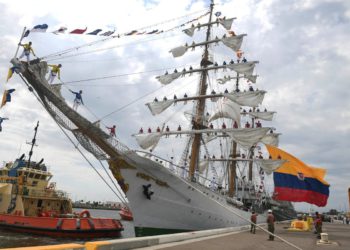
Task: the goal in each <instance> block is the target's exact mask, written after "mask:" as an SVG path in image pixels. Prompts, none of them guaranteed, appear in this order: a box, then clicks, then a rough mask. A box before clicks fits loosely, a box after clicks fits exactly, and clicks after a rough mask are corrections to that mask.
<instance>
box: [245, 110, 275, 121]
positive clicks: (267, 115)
mask: <svg viewBox="0 0 350 250" xmlns="http://www.w3.org/2000/svg"><path fill="white" fill-rule="evenodd" d="M274 113H276V112H274V111H264V112H249V113H248V114H249V115H251V116H253V117H255V118H259V119H261V120H265V121H272V118H273V114H274Z"/></svg>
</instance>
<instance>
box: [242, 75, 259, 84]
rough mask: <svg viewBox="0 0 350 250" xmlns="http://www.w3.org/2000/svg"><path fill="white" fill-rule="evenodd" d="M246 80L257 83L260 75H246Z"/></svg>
mask: <svg viewBox="0 0 350 250" xmlns="http://www.w3.org/2000/svg"><path fill="white" fill-rule="evenodd" d="M244 77H245V78H247V79H248V80H249V81H250V82H252V83H256V78H258V75H244Z"/></svg>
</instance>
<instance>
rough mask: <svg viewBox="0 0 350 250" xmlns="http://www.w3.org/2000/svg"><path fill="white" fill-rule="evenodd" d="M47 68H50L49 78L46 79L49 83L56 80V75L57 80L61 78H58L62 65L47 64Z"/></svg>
mask: <svg viewBox="0 0 350 250" xmlns="http://www.w3.org/2000/svg"><path fill="white" fill-rule="evenodd" d="M47 66H49V67H51V68H52V69H51V71H50V76H49V78H48V79H47V81H48V82H49V83H52V82H53V80H55V78H56V75H57V76H58V80H61V77H60V72H61V67H62V64H58V65H55V64H48V65H47Z"/></svg>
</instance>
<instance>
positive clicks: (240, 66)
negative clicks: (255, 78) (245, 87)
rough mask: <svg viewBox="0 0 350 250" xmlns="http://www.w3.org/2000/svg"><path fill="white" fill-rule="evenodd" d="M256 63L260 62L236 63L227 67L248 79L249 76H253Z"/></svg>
mask: <svg viewBox="0 0 350 250" xmlns="http://www.w3.org/2000/svg"><path fill="white" fill-rule="evenodd" d="M256 63H258V61H253V62H245V63H234V64H229V65H227V66H226V67H227V68H229V69H231V70H234V71H236V72H237V73H240V74H244V75H246V77H247V76H251V75H253V71H254V67H255V64H256Z"/></svg>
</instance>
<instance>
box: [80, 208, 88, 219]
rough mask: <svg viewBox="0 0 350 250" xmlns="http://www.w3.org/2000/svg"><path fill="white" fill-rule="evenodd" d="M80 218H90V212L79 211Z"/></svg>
mask: <svg viewBox="0 0 350 250" xmlns="http://www.w3.org/2000/svg"><path fill="white" fill-rule="evenodd" d="M79 217H80V218H90V212H89V211H88V210H83V211H81V213H80V214H79Z"/></svg>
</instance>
